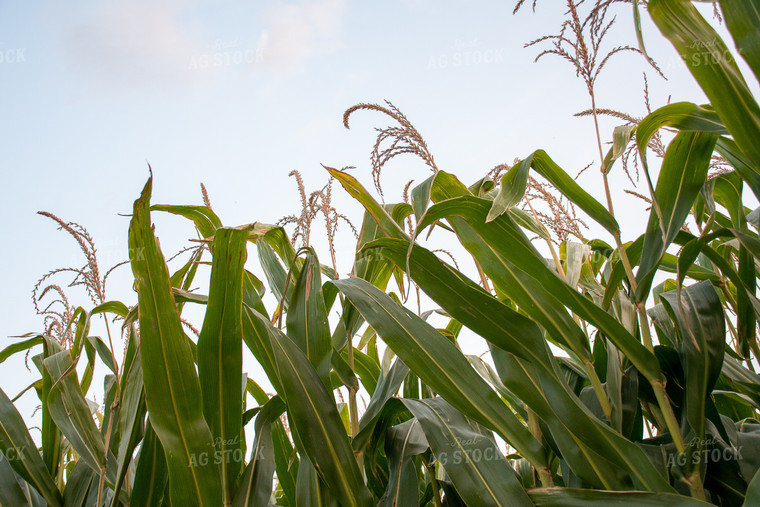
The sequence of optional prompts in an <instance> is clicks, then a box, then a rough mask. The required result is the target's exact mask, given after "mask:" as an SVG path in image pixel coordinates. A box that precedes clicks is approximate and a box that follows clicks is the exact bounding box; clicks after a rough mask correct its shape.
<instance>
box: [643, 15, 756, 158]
mask: <svg viewBox="0 0 760 507" xmlns="http://www.w3.org/2000/svg"><path fill="white" fill-rule="evenodd" d="M649 13H650V15H651V17H652V21H654V23H655V24H656V25H657V27H658V28H659V29H660V31H661V32H662V34H663V35H664V36H665V37H666V38H668V39H669V40H670V42H671V44H673V46H674V47H675V49H676V51H678V53H679V54H680V55H681V58H682V59H683V61H684V63H686V66H687V68H688V69H689V71H690V72H691V74H692V75H693V76H694V78H695V79H696V80H697V82H698V83H699V86H700V87H701V88H702V91H704V92H705V94H706V95H707V97H708V99H709V100H710V104H711V105H712V107H713V108H714V109H715V112H716V113H717V114H718V116H719V117H720V119H721V120H722V122H723V124H724V125H725V126H726V128H727V129H728V131H729V132H730V133H731V135H732V136H733V138H734V140H735V141H736V144H737V145H738V146H739V148H740V149H741V151H742V152H743V153H744V155H746V156H747V157H748V158H749V159H750V160H751V161H752V162H753V164H752V167H753V170H754V171H755V172H757V171H758V169H757V168H758V167H760V165H758V164H760V144H758V143H757V139H758V138H760V106H758V104H757V102H756V101H755V99H754V97H753V95H752V92H751V91H750V89H749V88H748V87H747V83H746V82H745V81H744V78H743V77H742V74H741V72H740V71H739V67H738V66H737V65H736V61H735V60H734V57H733V55H732V54H731V52H730V51H729V49H728V47H727V46H726V45H725V43H724V42H723V39H721V37H720V35H718V33H717V32H716V31H715V29H714V28H712V27H711V26H710V24H709V23H708V22H707V21H706V20H705V19H704V18H703V17H702V16H701V15H700V13H699V11H697V9H696V8H695V7H694V6H693V5H692V4H691V2H686V1H684V0H653V1H651V2H649Z"/></svg>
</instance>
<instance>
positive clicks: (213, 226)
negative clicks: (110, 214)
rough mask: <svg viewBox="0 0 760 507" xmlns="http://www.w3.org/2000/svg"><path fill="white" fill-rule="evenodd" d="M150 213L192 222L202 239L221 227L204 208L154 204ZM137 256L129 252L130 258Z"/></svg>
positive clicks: (216, 219)
mask: <svg viewBox="0 0 760 507" xmlns="http://www.w3.org/2000/svg"><path fill="white" fill-rule="evenodd" d="M150 209H151V210H152V211H166V212H168V213H171V214H173V215H179V216H183V217H185V218H187V219H188V220H192V221H193V223H194V224H195V226H196V227H197V228H198V231H199V232H200V233H201V235H202V236H203V237H204V238H210V237H211V236H213V235H214V232H215V231H216V230H217V229H218V228H220V227H221V226H222V221H221V220H219V217H218V216H216V213H214V212H213V211H211V209H210V208H207V207H206V206H175V205H168V204H154V205H153V206H151V207H150ZM137 255H139V251H137V252H130V258H131V257H133V256H135V257H136V256H137Z"/></svg>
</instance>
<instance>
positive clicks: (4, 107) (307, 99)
mask: <svg viewBox="0 0 760 507" xmlns="http://www.w3.org/2000/svg"><path fill="white" fill-rule="evenodd" d="M562 4H564V2H563V3H562ZM512 7H513V5H512V3H511V2H504V1H499V2H496V1H475V2H468V3H463V2H453V1H438V2H433V1H432V0H430V1H427V0H407V1H400V0H395V1H393V0H392V1H388V2H382V3H379V2H373V3H370V2H366V3H359V2H354V3H349V2H348V1H347V0H293V1H268V0H267V1H260V2H232V1H221V2H214V3H211V2H198V1H186V0H166V1H159V2H148V1H146V0H137V1H133V2H116V1H105V2H95V1H84V0H82V1H75V2H67V3H65V4H64V3H61V2H53V1H39V2H8V1H0V54H2V57H3V60H2V62H0V92H1V93H2V97H3V98H4V100H3V101H2V103H1V104H0V139H2V140H3V148H2V150H0V168H1V169H0V170H2V174H3V179H4V183H5V185H4V188H5V196H4V198H3V199H2V203H1V204H0V206H1V207H2V216H3V217H4V220H3V221H2V226H1V227H2V237H3V238H4V239H5V242H6V247H5V248H4V250H3V262H2V263H0V273H1V274H0V277H1V279H2V281H3V297H2V303H3V304H2V305H0V346H5V345H6V344H8V343H11V342H12V340H11V339H9V338H7V337H9V336H12V335H18V334H21V333H25V332H30V331H38V330H40V328H41V319H40V318H39V317H37V316H36V315H35V312H34V308H33V306H32V303H31V299H30V294H31V290H32V288H33V286H34V284H35V282H36V281H37V280H38V279H39V277H40V276H41V275H42V274H44V273H45V272H47V271H49V270H51V269H54V268H57V267H62V266H73V265H80V264H82V263H83V262H84V261H83V259H82V257H81V256H80V255H79V252H78V250H77V247H76V244H75V243H74V242H73V240H71V238H69V237H68V236H66V234H65V233H63V232H59V231H56V227H55V224H54V223H53V222H52V221H50V220H48V219H46V218H43V217H40V216H38V215H36V212H37V211H39V210H47V211H50V212H52V213H55V214H56V215H58V216H59V217H61V218H62V219H64V220H66V221H75V222H78V223H80V224H81V225H83V226H85V227H86V228H87V229H88V230H89V232H90V233H91V234H92V236H93V237H94V238H95V242H96V245H97V246H98V248H99V255H100V258H101V263H102V264H103V266H101V268H107V267H108V266H110V265H112V264H114V263H115V262H118V261H121V260H124V259H126V255H127V249H126V241H127V227H128V220H129V219H128V217H124V216H120V215H119V214H122V215H123V214H128V213H130V212H131V207H132V203H133V201H134V199H135V198H136V197H137V196H138V194H139V191H140V189H141V188H142V186H143V185H144V183H145V180H146V179H147V177H148V169H147V163H150V164H151V166H152V167H153V171H154V175H155V181H154V198H153V202H155V203H159V202H162V203H173V204H200V203H201V196H200V190H199V183H200V182H203V183H205V185H206V187H207V188H208V191H209V195H210V198H211V202H212V204H213V206H214V209H215V211H216V212H217V213H218V214H219V215H220V217H221V218H222V220H223V221H224V222H225V224H227V225H239V224H243V223H248V222H253V221H261V222H269V223H273V222H276V221H277V220H278V219H279V218H281V217H283V216H285V215H289V214H292V213H297V212H298V210H299V200H298V195H297V193H296V185H295V181H294V180H293V178H290V177H288V173H290V171H292V170H294V169H297V170H299V171H300V172H301V173H302V174H303V176H304V179H305V181H306V184H307V187H308V189H309V190H314V189H316V188H319V187H321V186H322V185H324V184H325V183H326V181H327V179H326V173H325V172H324V170H323V169H322V168H321V166H320V164H326V165H331V166H334V167H343V166H349V165H353V166H356V167H357V168H356V169H355V171H354V174H355V175H356V176H357V177H358V178H359V179H360V181H362V182H363V183H364V184H365V186H367V187H371V181H372V180H371V176H370V165H369V154H370V150H371V148H372V145H373V142H374V135H375V133H374V131H373V127H376V126H377V127H383V126H386V125H388V124H389V122H388V120H387V119H386V118H384V117H382V116H380V115H377V114H374V113H367V112H360V113H358V114H356V115H355V116H354V117H353V118H352V122H351V126H352V128H351V130H350V131H347V130H346V129H345V128H344V127H343V126H342V114H343V111H344V110H345V109H346V108H348V107H349V106H351V105H353V104H355V103H358V102H376V103H380V102H382V101H383V100H384V99H388V100H390V101H392V102H393V103H394V104H395V105H396V106H398V107H399V108H400V109H401V110H402V111H403V112H404V113H405V114H406V115H407V117H408V118H409V119H410V120H411V121H412V122H413V123H414V125H415V126H416V127H417V128H418V130H419V131H420V132H422V134H423V136H424V137H425V139H426V140H427V142H428V146H429V148H430V150H431V152H432V153H433V154H434V156H435V158H436V163H437V165H438V167H439V168H441V169H443V170H447V171H449V172H453V173H455V174H457V175H458V176H459V177H460V178H461V179H462V180H463V181H465V182H467V183H470V182H473V181H475V180H476V179H478V178H480V177H481V176H483V175H484V174H485V173H486V172H487V171H488V170H490V169H491V168H492V167H493V166H495V165H497V164H500V163H504V162H509V163H511V162H512V161H513V160H514V159H515V158H516V157H525V156H527V155H528V154H529V153H531V152H532V151H534V150H535V149H539V148H542V149H545V150H546V151H547V152H549V154H550V155H551V156H552V157H553V158H554V159H555V160H556V161H557V162H558V163H559V164H560V165H561V166H562V167H564V168H565V169H566V170H567V171H568V173H570V174H573V175H574V174H575V173H577V172H578V171H579V170H580V169H582V168H583V167H584V166H586V165H587V164H589V163H591V162H597V164H598V160H597V159H598V156H597V155H596V147H595V140H594V137H593V123H592V122H591V120H590V119H588V118H575V117H573V116H572V114H573V113H575V112H578V111H580V110H583V109H586V108H587V107H589V102H588V95H587V93H586V90H585V86H584V85H583V83H582V82H581V81H580V80H578V79H577V78H576V77H575V75H574V74H575V73H574V70H573V69H572V68H571V66H570V65H568V64H567V63H566V62H564V61H561V60H560V59H557V58H552V57H546V58H544V59H541V60H540V61H539V62H538V63H533V59H534V58H535V56H536V55H537V54H538V52H539V49H538V48H535V47H534V48H527V49H526V48H523V45H524V44H525V43H526V42H528V41H530V40H532V39H534V38H536V37H539V36H541V35H544V34H547V33H556V31H557V30H558V26H559V23H560V20H561V16H562V11H563V9H562V8H561V5H560V3H559V2H555V1H548V0H547V1H544V2H539V5H538V9H537V11H536V13H532V12H531V11H530V9H529V8H525V9H523V10H522V11H520V12H519V13H518V14H517V15H513V14H512ZM705 10H706V12H708V13H709V6H706V7H705ZM616 12H618V13H619V17H618V19H619V20H618V23H617V24H616V25H615V28H614V29H613V32H612V33H611V34H610V37H609V41H608V45H609V47H613V46H614V45H619V44H633V45H635V36H634V32H633V28H632V25H631V22H630V18H631V16H630V7H629V6H627V5H626V6H620V8H619V10H618V11H616ZM645 36H646V42H647V45H648V49H649V51H650V54H651V55H652V56H653V57H654V58H655V59H656V60H657V61H658V62H659V63H660V65H661V67H662V68H663V71H664V72H665V74H666V75H667V77H668V80H667V81H665V80H663V79H662V78H660V77H657V76H656V75H655V74H654V73H653V72H651V69H649V68H648V67H647V65H646V64H645V63H644V62H643V61H642V59H641V58H640V57H638V56H636V55H634V54H633V53H624V54H621V55H620V56H619V57H618V58H616V59H615V60H613V61H612V62H611V63H610V64H609V65H608V68H607V69H606V71H605V73H603V74H602V77H600V79H599V84H598V98H597V103H598V105H599V106H600V107H610V108H615V109H618V110H623V111H626V112H629V113H631V114H633V115H634V116H643V115H644V114H645V109H644V103H643V96H642V88H643V78H642V72H644V71H646V72H647V73H648V75H649V85H650V96H651V101H652V105H653V107H657V106H660V105H664V104H665V103H666V102H667V101H668V97H669V96H672V100H673V101H679V100H690V101H695V102H701V101H703V100H704V99H703V96H702V94H701V92H700V91H699V89H698V88H697V86H696V85H695V84H694V83H693V81H692V79H691V77H690V76H689V75H688V73H687V72H686V69H685V67H684V66H683V65H682V64H681V63H680V61H679V60H678V57H677V55H676V54H675V52H674V51H673V50H672V48H670V46H669V45H668V44H667V43H666V42H665V41H664V40H663V39H662V38H661V36H660V35H659V34H658V33H657V32H656V29H655V28H653V27H652V26H651V25H650V24H649V23H645ZM615 124H616V122H615V121H604V122H603V126H602V127H603V128H602V135H603V140H605V141H608V140H610V139H611V134H612V128H613V127H614V126H615ZM596 168H598V165H597V166H596ZM427 175H428V173H427V169H426V168H425V167H424V166H423V165H422V164H421V163H419V162H418V161H415V160H413V159H408V158H406V159H398V160H394V161H393V162H392V163H391V164H389V165H388V167H387V168H386V169H385V171H384V173H383V176H382V181H383V184H384V186H385V188H386V192H385V195H386V198H387V199H388V200H389V201H395V200H400V194H401V189H402V188H403V186H404V184H405V183H406V181H408V180H409V179H411V178H415V179H417V181H421V180H422V179H424V178H425V177H427ZM612 176H613V186H614V189H615V190H614V195H615V202H616V206H617V209H618V212H619V216H620V219H621V221H622V222H623V224H624V230H630V231H631V232H630V233H629V237H626V238H624V239H625V240H630V239H633V238H634V237H635V236H638V235H639V234H641V233H642V232H643V230H644V225H645V219H646V218H645V217H646V215H645V214H644V212H643V208H642V205H641V203H640V202H639V201H636V200H634V199H632V198H630V197H628V196H626V195H624V194H623V193H622V191H623V189H624V188H631V185H630V183H628V182H627V181H626V180H625V178H623V176H622V172H621V171H620V170H619V168H618V170H616V171H615V172H614V173H613V175H612ZM579 181H580V182H581V184H583V185H584V187H586V188H588V189H589V191H590V192H592V193H593V194H594V195H596V196H597V197H598V198H599V199H600V200H603V193H602V191H601V183H600V178H599V174H598V170H590V171H587V172H586V173H585V174H584V175H583V176H582V177H581V179H580V180H579ZM335 195H336V196H337V197H336V199H337V202H338V205H339V207H341V209H343V210H344V212H345V213H346V214H348V215H350V216H354V217H356V218H357V220H358V219H359V217H360V210H359V208H358V207H357V206H356V205H355V204H353V203H351V202H350V200H349V199H348V198H346V197H345V196H343V195H342V191H341V190H340V189H336V191H335ZM155 221H156V223H157V227H158V229H157V233H158V235H159V237H160V238H161V242H162V246H163V247H164V249H165V251H166V252H167V253H168V252H174V251H176V250H177V249H178V248H180V247H181V246H182V245H183V244H184V241H185V240H186V239H187V238H191V237H193V236H194V235H193V231H192V228H190V227H188V225H187V224H185V223H184V222H182V221H181V220H177V219H174V218H170V217H163V216H159V215H156V216H155ZM626 227H628V229H626ZM593 234H594V233H590V235H591V236H593ZM605 239H608V240H609V238H605ZM341 241H343V243H341V244H342V245H345V246H344V247H343V249H342V254H341V257H342V258H343V263H342V265H343V266H345V269H344V272H347V271H348V270H349V269H350V259H351V249H352V242H351V238H350V236H349V235H346V236H345V238H343V239H342V240H341ZM251 255H253V253H251ZM129 275H130V272H129V268H128V267H124V268H121V271H117V272H116V273H115V274H114V276H113V278H112V279H111V280H110V291H109V297H110V298H113V299H122V300H124V301H125V302H127V303H128V304H133V303H134V302H135V297H134V293H133V292H132V290H131V282H130V280H129ZM64 282H67V279H65V277H64V278H61V279H59V283H61V284H64ZM71 297H72V300H73V301H74V302H76V303H77V304H83V305H85V306H88V305H89V303H88V301H87V300H86V299H85V298H84V296H83V294H81V293H77V292H76V291H74V292H73V293H72V296H71ZM2 368H3V370H2V371H3V374H2V375H1V376H0V387H2V388H3V389H4V390H6V392H8V394H9V395H10V396H11V397H13V396H14V395H15V394H16V393H18V392H19V391H20V390H21V389H22V388H23V387H25V386H26V385H28V384H29V383H30V382H32V381H33V380H34V379H35V378H36V374H30V373H27V372H26V369H25V368H24V365H23V361H22V360H21V358H18V359H16V360H10V361H8V362H7V363H5V364H3V365H2ZM36 404H37V400H36V397H35V396H34V395H33V394H28V395H25V396H24V397H23V398H22V399H21V400H20V401H19V404H18V406H19V407H20V408H21V411H22V414H23V415H24V416H27V417H28V416H29V415H30V414H31V412H32V411H33V410H34V406H36Z"/></svg>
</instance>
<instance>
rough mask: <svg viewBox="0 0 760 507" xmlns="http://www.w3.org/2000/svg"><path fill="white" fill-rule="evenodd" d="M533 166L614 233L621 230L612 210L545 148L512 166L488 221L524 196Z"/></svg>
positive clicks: (488, 216)
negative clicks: (587, 190) (572, 176)
mask: <svg viewBox="0 0 760 507" xmlns="http://www.w3.org/2000/svg"><path fill="white" fill-rule="evenodd" d="M530 168H533V169H534V170H535V171H536V172H538V173H539V174H540V175H541V176H543V177H544V178H546V179H547V180H548V181H549V182H550V183H551V184H552V185H553V186H554V188H556V189H557V190H559V191H560V192H562V194H563V195H564V196H566V197H567V198H568V199H570V200H571V201H572V202H574V203H575V204H577V205H578V207H579V208H581V209H582V210H583V211H585V212H586V213H587V214H588V215H589V216H590V217H591V218H593V219H594V220H595V221H596V222H597V223H598V224H599V225H601V226H602V227H604V228H605V229H607V230H608V231H609V232H610V233H611V234H617V233H618V232H619V231H620V226H618V223H617V221H616V220H615V218H614V217H613V216H612V215H610V213H609V211H607V209H606V208H605V207H604V206H602V204H600V203H599V201H597V200H596V199H594V198H593V197H592V196H591V195H590V194H589V193H588V192H586V191H585V190H583V188H581V186H580V185H578V184H577V183H576V182H575V180H574V179H573V178H571V177H570V176H569V175H568V174H567V173H566V172H565V171H564V170H562V168H561V167H560V166H558V165H557V164H556V163H555V162H554V161H553V160H552V159H551V157H549V155H547V153H546V152H545V151H544V150H537V151H535V152H533V153H532V154H531V155H529V156H528V157H526V158H525V160H523V161H522V162H520V163H519V164H516V165H515V166H514V167H512V169H510V170H509V172H507V174H505V175H504V176H503V177H502V184H501V189H500V190H499V195H497V197H496V199H494V201H493V206H492V207H491V209H490V210H489V212H488V214H487V216H486V221H487V222H490V221H491V220H494V219H496V217H498V216H499V215H501V214H502V213H503V212H504V211H506V210H507V209H508V208H510V207H511V206H514V205H515V204H517V202H518V201H519V200H520V199H521V198H522V196H523V194H524V193H525V185H526V184H527V181H528V170H529V169H530Z"/></svg>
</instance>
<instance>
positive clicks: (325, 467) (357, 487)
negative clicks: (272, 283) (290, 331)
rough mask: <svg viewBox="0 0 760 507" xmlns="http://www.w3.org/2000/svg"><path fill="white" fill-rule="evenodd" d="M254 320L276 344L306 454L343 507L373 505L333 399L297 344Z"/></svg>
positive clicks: (287, 398) (288, 400) (289, 403)
mask: <svg viewBox="0 0 760 507" xmlns="http://www.w3.org/2000/svg"><path fill="white" fill-rule="evenodd" d="M254 315H256V317H258V321H259V325H260V326H261V327H263V328H264V329H265V330H266V332H267V334H268V336H269V339H270V340H271V344H272V349H273V350H274V355H275V358H276V361H277V371H278V375H279V382H280V387H281V389H282V390H281V391H280V393H281V394H282V395H283V398H284V399H285V403H286V404H287V407H288V413H289V415H290V418H291V421H292V422H291V425H292V427H293V428H294V430H295V434H296V435H297V436H298V437H299V439H298V440H300V442H301V444H300V445H301V446H302V448H301V449H300V450H301V452H304V453H305V455H306V456H308V459H309V460H310V461H311V462H312V463H314V464H315V466H316V467H317V468H318V470H319V471H320V474H321V475H322V477H324V480H325V483H326V484H327V485H328V486H329V488H330V491H332V493H333V495H334V496H335V497H336V498H337V499H338V500H339V501H340V502H341V504H343V505H357V506H358V505H369V504H370V501H371V497H370V493H369V491H368V490H367V488H366V486H365V485H364V481H363V480H362V478H361V473H360V472H359V468H358V466H357V465H356V460H355V459H354V454H353V451H352V450H351V446H350V444H349V442H348V437H347V435H346V432H345V430H344V429H343V423H342V421H341V419H340V415H339V414H338V411H337V408H336V407H335V402H334V401H333V398H332V396H331V395H330V393H329V392H328V391H327V388H326V387H325V386H324V384H323V383H322V380H321V379H320V378H319V376H318V375H317V373H316V371H315V370H314V367H313V366H312V365H311V363H309V359H308V358H307V357H306V355H305V354H304V353H303V351H302V350H301V349H300V348H299V347H298V345H296V344H295V343H294V342H293V341H292V340H291V339H290V338H288V337H287V336H286V335H285V334H283V333H282V331H280V330H279V329H277V328H275V327H274V326H272V324H271V323H270V322H269V321H268V320H267V319H265V318H264V317H262V316H261V315H258V314H256V313H255V312H254ZM298 440H297V441H298ZM303 461H304V460H302V463H303Z"/></svg>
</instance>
